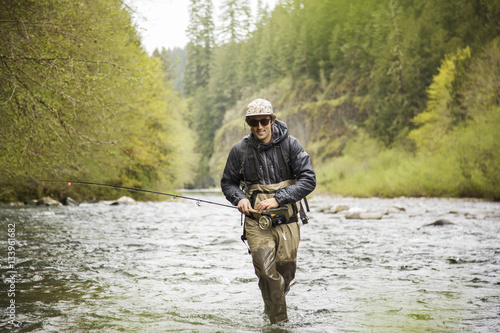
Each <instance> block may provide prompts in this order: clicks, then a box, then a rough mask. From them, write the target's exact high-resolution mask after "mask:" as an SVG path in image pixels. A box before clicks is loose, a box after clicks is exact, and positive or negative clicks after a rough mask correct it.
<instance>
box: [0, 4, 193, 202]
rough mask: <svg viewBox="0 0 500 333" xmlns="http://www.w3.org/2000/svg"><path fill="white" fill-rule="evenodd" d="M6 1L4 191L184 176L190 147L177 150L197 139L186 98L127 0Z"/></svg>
mask: <svg viewBox="0 0 500 333" xmlns="http://www.w3.org/2000/svg"><path fill="white" fill-rule="evenodd" d="M0 6H1V10H0V32H1V33H0V50H1V51H0V100H1V102H0V112H1V114H2V117H1V119H0V143H1V149H0V166H1V169H2V172H1V174H0V183H1V184H2V192H1V193H0V197H1V198H2V199H8V200H14V199H23V196H36V195H37V194H40V195H41V194H43V192H45V193H49V192H53V191H55V190H57V187H54V186H47V185H38V184H36V183H33V184H30V183H29V182H28V181H29V180H30V179H44V178H55V179H61V178H63V179H67V178H70V179H71V178H73V179H75V178H76V179H80V180H87V181H95V182H110V183H115V184H123V185H129V186H147V187H154V188H156V187H160V186H161V187H163V186H166V187H173V186H179V185H181V184H182V183H179V180H180V181H182V180H185V178H184V179H183V178H182V177H179V175H181V174H182V173H184V172H185V170H186V169H187V168H185V167H184V166H182V164H183V163H184V162H186V163H187V162H188V161H190V159H191V156H190V155H189V154H185V155H184V158H179V157H178V156H177V154H179V152H180V151H182V150H185V149H190V147H191V146H190V145H192V142H191V141H190V140H189V139H188V140H185V139H186V138H185V134H183V133H185V132H182V131H184V129H183V122H184V120H183V119H182V117H181V116H180V114H179V111H181V110H182V109H183V107H184V106H183V104H182V103H181V101H180V100H179V98H178V97H177V96H176V95H175V94H173V93H172V92H171V90H172V89H171V87H170V86H169V84H168V83H165V80H164V76H163V75H162V74H161V71H158V68H159V67H160V63H159V61H158V60H157V59H154V58H150V57H149V56H148V55H147V54H146V53H145V52H144V50H143V49H142V48H141V45H140V42H139V39H138V36H137V33H136V31H135V29H134V28H133V27H132V24H131V19H130V14H129V13H128V12H127V11H126V10H125V9H124V7H123V3H122V2H121V1H119V0H92V1H89V2H85V3H80V2H72V1H67V0H50V1H49V0H47V1H27V2H22V3H20V2H17V1H12V2H5V1H4V2H2V4H1V5H0ZM180 140H185V141H180ZM56 192H57V193H59V194H60V195H62V194H63V192H64V191H63V190H57V191H56ZM54 193H55V192H54ZM106 193H108V194H109V193H110V192H109V191H108V192H105V191H96V192H94V194H97V195H105V194H106ZM88 195H92V193H89V192H86V190H82V191H81V192H79V193H74V196H81V197H85V196H88Z"/></svg>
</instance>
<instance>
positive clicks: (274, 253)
mask: <svg viewBox="0 0 500 333" xmlns="http://www.w3.org/2000/svg"><path fill="white" fill-rule="evenodd" d="M275 147H276V153H277V155H278V161H279V164H280V170H281V173H282V179H285V180H284V181H282V182H280V183H277V184H266V185H263V184H258V174H257V170H258V169H257V165H258V164H257V163H256V162H257V159H256V157H255V152H254V151H253V149H252V148H250V147H248V149H247V156H248V161H249V165H250V174H251V177H252V181H251V184H250V185H248V186H247V188H246V189H245V193H246V195H247V197H248V199H249V200H250V203H251V205H252V207H256V206H257V205H258V204H259V202H261V201H263V200H266V199H269V198H272V197H274V196H275V194H276V192H277V191H278V190H279V189H281V188H284V187H287V186H290V185H293V184H295V183H296V180H295V179H293V178H292V179H290V177H289V176H288V174H289V173H288V168H287V166H286V164H285V162H284V158H283V154H282V152H281V147H280V146H275ZM243 174H244V170H243ZM245 184H247V183H246V181H245ZM280 208H281V211H279V214H276V215H275V216H271V215H270V214H269V215H265V214H266V213H265V212H262V214H263V215H262V216H269V217H270V221H268V222H269V223H270V224H271V226H270V227H267V228H264V227H263V226H262V223H259V221H260V219H261V218H260V217H262V216H260V217H259V216H256V214H253V215H252V216H245V223H244V227H243V236H242V240H243V241H245V240H246V241H247V242H248V246H249V253H251V255H252V262H253V266H254V269H255V274H256V275H257V277H258V279H259V288H260V290H261V294H262V298H263V300H264V311H265V312H266V314H267V315H268V316H269V319H270V321H271V323H278V322H284V321H287V320H288V315H287V309H286V300H285V295H286V293H287V292H288V291H289V290H290V283H291V281H292V280H293V279H294V278H295V271H296V268H297V264H296V262H297V250H298V246H299V242H300V225H299V223H298V213H299V212H300V211H301V204H300V202H296V203H291V204H287V205H285V206H283V207H280ZM268 212H272V210H270V211H268ZM285 212H286V213H285ZM276 216H277V217H276ZM302 221H303V223H304V224H305V223H307V217H306V218H305V219H302Z"/></svg>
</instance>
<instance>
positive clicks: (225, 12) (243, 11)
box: [219, 0, 251, 44]
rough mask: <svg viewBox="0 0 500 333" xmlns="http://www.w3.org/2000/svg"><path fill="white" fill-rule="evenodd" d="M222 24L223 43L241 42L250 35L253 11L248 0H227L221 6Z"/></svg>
mask: <svg viewBox="0 0 500 333" xmlns="http://www.w3.org/2000/svg"><path fill="white" fill-rule="evenodd" d="M221 10H222V17H221V21H222V26H221V29H220V32H219V39H220V42H221V43H222V44H227V43H230V42H240V41H242V40H244V39H246V38H248V37H249V35H250V28H251V11H250V5H249V1H248V0H240V1H236V0H225V1H224V3H223V4H222V6H221Z"/></svg>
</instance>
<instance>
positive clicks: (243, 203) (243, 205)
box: [238, 199, 252, 215]
mask: <svg viewBox="0 0 500 333" xmlns="http://www.w3.org/2000/svg"><path fill="white" fill-rule="evenodd" d="M250 209H252V205H251V204H250V200H248V199H241V200H240V201H239V202H238V210H239V211H240V213H241V214H244V215H250Z"/></svg>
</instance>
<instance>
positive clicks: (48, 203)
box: [38, 197, 62, 206]
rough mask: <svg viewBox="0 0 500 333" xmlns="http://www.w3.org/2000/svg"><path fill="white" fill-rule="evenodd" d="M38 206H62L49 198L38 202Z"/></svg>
mask: <svg viewBox="0 0 500 333" xmlns="http://www.w3.org/2000/svg"><path fill="white" fill-rule="evenodd" d="M38 205H44V206H62V203H60V202H59V201H57V200H55V199H52V198H51V197H43V198H41V199H40V200H38Z"/></svg>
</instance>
